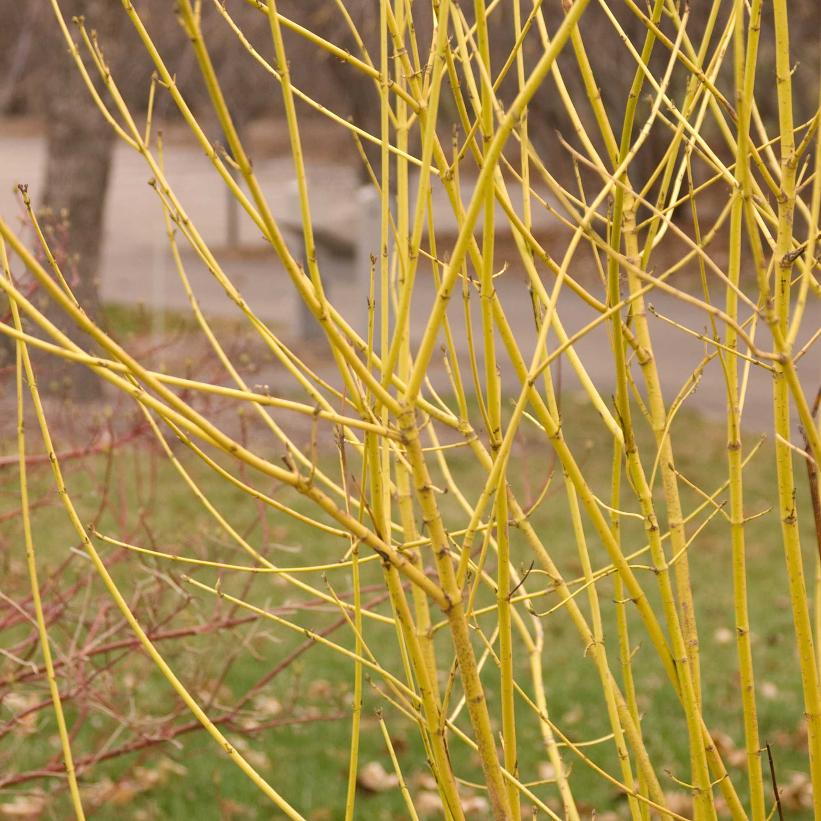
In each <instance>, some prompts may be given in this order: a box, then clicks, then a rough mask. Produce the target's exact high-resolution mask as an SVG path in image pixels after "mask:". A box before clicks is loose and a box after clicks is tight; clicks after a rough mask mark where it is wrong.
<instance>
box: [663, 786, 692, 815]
mask: <svg viewBox="0 0 821 821" xmlns="http://www.w3.org/2000/svg"><path fill="white" fill-rule="evenodd" d="M664 804H665V806H666V807H667V809H668V810H672V811H673V812H675V813H678V814H679V815H686V816H689V815H691V814H692V812H693V797H692V796H691V795H687V793H683V792H666V793H664Z"/></svg>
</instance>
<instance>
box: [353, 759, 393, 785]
mask: <svg viewBox="0 0 821 821" xmlns="http://www.w3.org/2000/svg"><path fill="white" fill-rule="evenodd" d="M356 783H357V784H358V785H359V786H360V787H361V788H362V789H363V790H365V791H366V792H385V791H386V790H392V789H393V788H394V787H397V786H398V785H399V777H398V776H397V775H396V773H389V772H387V771H386V770H385V768H384V767H383V766H382V765H381V764H380V763H379V762H378V761H369V762H368V763H367V764H366V765H365V766H364V767H362V769H361V770H360V771H359V774H358V775H357V777H356Z"/></svg>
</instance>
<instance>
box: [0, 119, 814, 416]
mask: <svg viewBox="0 0 821 821" xmlns="http://www.w3.org/2000/svg"><path fill="white" fill-rule="evenodd" d="M2 129H3V126H2V123H0V213H2V214H3V216H4V218H6V219H7V220H11V221H12V222H14V221H15V220H18V219H19V220H20V222H18V225H22V215H21V207H20V204H19V202H18V200H17V198H16V195H15V193H14V187H15V185H16V184H17V183H21V182H22V183H28V185H29V189H30V192H31V193H32V196H33V197H34V198H35V200H36V198H37V195H38V188H39V186H40V181H41V179H42V170H43V161H44V151H43V142H42V140H41V139H40V138H38V137H36V136H32V135H20V134H17V135H16V134H14V133H13V132H12V133H3V130H2ZM166 167H167V168H169V169H171V170H170V171H169V179H170V181H171V183H172V186H173V187H174V190H175V192H176V193H177V195H178V197H179V199H180V200H181V202H182V203H183V206H184V207H185V208H186V210H187V211H188V214H189V216H190V217H191V219H192V220H193V222H194V223H195V224H196V225H197V228H198V230H199V231H200V233H201V234H202V235H203V236H204V238H205V239H206V241H207V242H208V243H209V244H210V245H211V246H212V247H213V248H214V249H215V250H216V252H217V256H218V258H219V259H220V261H221V264H223V266H224V268H225V270H226V272H227V273H228V274H229V275H230V277H231V278H232V280H233V281H234V283H235V284H236V285H237V287H238V288H239V289H240V290H241V292H242V294H243V296H244V298H245V299H246V301H247V302H248V303H249V305H251V306H252V308H253V309H254V311H255V312H256V313H257V314H258V315H259V316H260V317H262V318H264V319H265V320H266V321H267V322H269V323H271V325H272V326H273V327H275V328H276V329H277V331H278V332H279V333H281V334H282V336H283V337H284V338H285V339H286V340H289V341H291V342H294V341H296V342H298V341H299V339H300V333H301V331H300V325H301V322H302V319H301V317H302V313H301V311H300V310H299V306H298V305H297V302H296V299H295V297H294V295H293V289H292V288H291V287H290V285H289V283H288V281H287V278H286V277H285V275H284V272H283V271H282V269H281V266H280V265H279V264H278V262H277V261H276V259H275V258H274V257H273V255H272V254H270V253H268V252H267V251H266V249H265V246H264V244H263V242H262V239H261V237H260V236H259V234H258V232H257V231H256V229H255V227H254V225H253V224H252V223H251V221H250V220H249V219H247V218H246V219H241V220H240V227H239V230H240V233H239V236H240V240H241V242H240V248H241V250H239V251H238V250H231V249H226V247H225V246H226V230H227V228H226V225H227V213H228V211H227V205H226V195H225V192H224V190H223V188H222V184H221V181H220V180H219V179H218V177H217V176H216V174H215V173H214V171H213V169H212V168H211V166H210V165H209V163H208V161H207V160H206V159H205V157H203V156H202V154H201V153H200V152H199V151H197V150H196V149H195V148H193V147H189V146H184V145H176V146H173V145H172V146H169V147H168V148H167V149H166ZM255 169H256V172H257V174H258V177H259V179H260V181H261V184H262V186H263V188H264V190H265V193H266V195H267V197H268V199H269V202H270V205H271V209H272V211H273V213H274V215H275V217H276V218H277V219H278V220H281V221H282V222H283V223H292V224H293V223H296V222H297V221H298V217H297V214H296V213H295V210H296V208H295V198H294V193H293V192H294V183H293V174H292V170H291V165H290V160H289V159H288V158H277V159H268V160H264V161H261V162H258V163H256V164H255ZM149 176H150V174H149V172H148V169H147V168H146V166H145V164H144V162H143V160H142V159H141V158H140V157H139V156H138V155H137V154H136V153H134V152H131V151H129V150H128V149H127V148H126V147H124V146H118V148H117V150H116V153H115V160H114V168H113V174H112V179H111V188H110V194H109V197H108V202H107V208H106V222H105V235H104V243H103V254H102V266H101V292H102V296H103V299H104V300H108V301H112V302H119V303H126V304H137V303H144V304H146V305H148V306H151V307H156V308H160V307H163V308H169V309H172V310H187V308H188V303H187V299H186V297H185V294H184V292H183V289H182V287H181V285H180V283H179V281H178V278H177V275H176V272H175V270H174V267H173V264H172V260H171V256H170V253H169V249H168V245H167V241H166V238H165V232H164V224H163V216H162V211H161V208H160V205H159V201H158V198H157V195H156V194H155V192H154V191H153V189H152V188H151V187H150V186H149V185H148V180H149ZM309 184H310V191H311V198H312V204H313V210H314V213H315V215H316V217H317V222H318V223H319V224H321V225H323V226H325V227H326V228H327V229H328V231H329V232H330V233H331V234H332V235H333V237H334V238H336V239H342V240H346V241H348V240H349V241H350V242H351V243H352V244H353V245H358V247H359V249H360V251H359V256H358V258H357V257H354V258H353V259H348V260H345V259H340V258H332V257H330V256H328V255H327V254H326V255H324V256H321V257H320V264H321V266H322V268H323V272H324V273H325V275H326V276H327V279H328V281H329V283H330V291H329V292H330V296H331V298H332V300H333V301H334V303H335V304H336V305H337V306H338V308H339V310H340V311H341V312H342V313H343V315H345V316H346V317H348V318H349V319H350V321H351V322H352V324H354V325H355V326H358V327H362V325H363V322H364V315H365V300H366V294H367V291H366V285H365V283H366V280H365V279H363V278H362V277H361V276H357V271H360V272H361V271H362V270H365V269H367V253H366V252H367V251H368V250H369V248H370V250H371V251H373V252H376V246H377V241H376V239H375V235H374V234H373V230H374V229H373V226H372V224H369V223H366V224H364V225H363V224H362V221H361V220H359V219H358V218H357V214H359V213H361V212H362V211H363V210H364V211H366V212H367V210H368V207H367V204H365V207H364V208H363V202H362V200H361V199H360V198H359V196H358V195H357V189H356V180H355V177H354V173H353V171H351V170H350V169H348V168H345V167H342V166H339V165H333V164H330V163H327V162H326V163H324V164H312V165H311V171H310V179H309ZM435 208H436V211H437V214H441V215H442V220H443V221H445V222H444V224H445V226H446V231H445V233H446V234H447V233H452V232H453V231H454V230H455V228H456V226H455V223H454V221H453V218H452V215H451V214H450V213H449V209H448V208H447V205H446V203H445V202H444V198H443V197H442V198H439V199H437V201H436V204H435ZM538 220H539V228H540V229H545V228H546V227H547V228H549V217H548V216H547V215H540V216H539V217H538ZM369 232H370V233H369ZM445 244H446V245H447V243H445ZM220 249H222V250H220ZM443 250H445V251H446V250H447V248H445V249H441V248H440V255H441V254H442V251H443ZM183 256H184V260H185V263H186V268H187V271H188V274H189V276H190V277H191V280H192V283H193V286H194V288H195V291H196V294H197V297H198V299H199V301H200V304H201V305H202V307H203V308H204V309H205V310H206V311H207V312H208V314H209V315H211V316H225V317H231V316H236V315H237V312H236V309H235V307H234V306H233V305H232V303H230V302H229V300H228V299H227V298H226V296H225V295H224V294H223V292H222V289H221V288H220V286H219V285H218V284H217V282H216V281H215V280H214V279H213V277H212V276H211V275H210V274H209V273H208V271H207V270H205V268H204V267H203V266H202V265H201V264H200V263H199V261H198V259H197V258H196V257H195V255H194V254H193V252H191V251H190V250H188V249H184V253H183ZM500 264H501V263H500ZM496 283H497V290H498V293H499V295H500V299H501V302H502V304H503V306H504V308H505V311H506V313H507V316H508V320H509V322H510V324H511V326H512V327H513V328H514V330H515V331H516V333H517V335H518V338H519V340H520V343H521V345H522V347H523V350H524V351H526V352H527V354H528V356H529V355H530V348H531V347H532V345H533V343H534V341H535V338H534V334H533V331H532V327H533V323H532V312H531V309H530V300H529V296H528V292H527V288H526V286H525V284H524V281H523V279H522V276H521V274H520V273H517V272H515V271H510V272H506V273H504V274H502V275H501V276H499V277H498V278H497V280H496ZM550 284H551V283H550V282H548V287H549V286H550ZM599 291H600V289H599ZM599 295H600V294H599ZM433 297H434V287H433V283H432V281H431V277H430V275H429V274H427V273H424V272H423V273H421V274H420V277H419V280H418V286H417V289H416V296H415V299H414V305H413V312H412V320H411V336H412V340H413V341H418V340H419V339H420V337H421V334H422V331H423V329H424V322H425V316H426V310H427V307H428V306H429V305H430V304H431V302H432V300H433ZM651 301H652V302H653V304H654V305H655V307H656V309H657V310H658V311H659V312H660V313H661V314H664V315H667V316H670V317H673V318H675V320H676V321H677V322H679V323H681V324H683V325H686V326H688V327H690V328H694V329H700V330H701V329H705V328H706V327H707V325H708V318H707V316H706V315H705V314H704V313H703V312H701V311H699V310H698V309H697V308H694V307H692V306H689V305H685V304H682V303H681V302H679V301H678V300H675V299H673V298H671V297H669V296H667V295H665V294H662V293H659V294H654V295H653V296H652V298H651ZM473 302H474V309H475V310H474V314H473V315H474V317H475V319H476V322H477V325H476V327H477V328H478V327H479V326H478V299H475V300H473ZM559 313H560V316H561V318H562V321H563V323H564V325H565V327H566V330H567V332H568V333H571V334H572V333H573V332H574V331H576V330H578V329H580V328H581V327H583V326H584V325H586V324H587V323H588V322H590V321H591V320H592V319H594V318H595V314H594V313H593V312H592V311H591V309H589V308H588V307H587V306H586V305H585V304H584V303H583V302H582V301H581V300H579V299H578V298H577V297H576V296H574V295H573V294H570V293H566V294H563V296H562V298H561V300H560V303H559ZM448 315H449V317H451V319H452V323H453V329H454V335H455V337H456V340H457V347H458V349H459V351H460V355H461V358H462V359H463V360H464V361H465V363H466V361H467V360H466V357H465V354H466V351H467V344H466V335H465V323H464V318H463V310H462V305H461V300H460V299H458V298H457V299H454V300H453V302H452V304H451V307H450V309H449V314H448ZM650 322H651V328H652V334H653V339H654V345H655V350H656V355H657V357H658V361H659V362H660V363H661V375H662V380H663V385H664V390H665V393H666V397H667V399H668V401H671V400H672V399H673V397H675V396H676V395H677V393H678V392H679V390H680V388H681V387H682V385H684V384H685V382H686V381H687V379H688V377H689V375H690V374H691V372H692V371H693V369H694V368H695V367H696V366H697V365H698V363H699V362H700V361H701V359H702V358H703V356H704V352H705V346H704V344H703V343H702V342H700V341H699V340H697V339H694V338H692V337H690V336H688V335H686V334H684V333H683V332H681V331H680V330H678V329H676V328H674V327H672V326H671V325H669V324H667V323H665V322H663V321H661V320H659V319H657V318H655V317H651V319H650ZM819 326H821V305H819V303H818V301H817V300H815V301H813V302H812V303H811V304H810V306H809V307H808V310H807V314H806V318H805V322H804V326H803V332H802V338H801V341H800V342H799V344H801V342H802V341H803V340H806V339H807V338H808V337H809V336H811V335H812V333H813V332H814V331H815V330H816V329H817V328H818V327H819ZM606 333H607V332H606V329H605V327H601V328H599V329H598V330H596V331H595V332H593V333H590V334H589V335H587V336H585V337H584V339H582V340H581V341H580V342H579V343H578V344H577V346H576V349H577V352H578V354H579V356H580V358H581V360H582V362H583V363H584V366H585V368H586V369H587V371H588V373H589V374H590V376H591V377H592V379H593V381H594V382H595V383H596V384H597V385H598V386H599V387H600V389H601V390H602V391H603V393H605V394H606V393H607V392H608V391H609V390H610V388H611V387H612V383H613V377H612V361H611V357H610V355H609V344H608V341H607V336H606ZM759 339H760V340H762V345H763V346H764V347H767V344H768V335H767V331H766V329H761V330H760V331H759ZM500 368H501V370H502V376H503V379H504V381H505V384H506V385H507V387H508V388H509V389H514V388H515V386H516V379H515V376H514V374H513V373H512V372H511V368H510V366H509V364H508V363H507V362H506V360H505V358H504V356H502V357H501V359H500ZM266 371H270V372H266V373H265V374H264V376H265V378H266V380H268V381H271V380H273V381H274V382H275V381H276V379H277V373H276V370H275V369H266ZM436 372H437V373H438V376H437V378H436V381H437V382H441V380H442V379H443V378H444V376H443V372H442V371H441V370H438V371H436ZM800 372H801V376H802V379H803V380H804V384H805V386H806V389H807V392H808V393H813V394H814V392H815V390H816V388H817V386H818V383H819V381H820V380H821V343H819V344H817V345H815V346H814V347H813V348H812V349H810V351H809V352H808V353H807V354H806V355H805V356H804V357H803V358H802V360H801V363H800ZM562 376H563V384H565V385H568V386H572V385H573V383H574V378H573V375H572V372H571V368H570V367H569V365H568V364H567V362H563V365H562ZM688 404H689V405H690V406H691V407H694V408H697V409H699V410H701V411H703V412H704V413H706V414H708V415H710V416H714V417H722V416H723V414H724V387H723V376H722V373H721V369H720V365H719V363H718V361H717V360H714V361H713V362H712V363H710V364H709V365H708V366H707V367H706V369H705V370H704V373H703V376H702V378H701V381H700V383H699V385H698V388H697V390H696V391H695V393H694V394H693V395H692V396H691V398H690V399H689V400H688ZM744 417H745V420H746V423H747V425H749V426H750V427H752V428H758V429H766V428H768V427H769V426H770V420H771V410H770V379H769V374H768V373H767V372H766V371H764V370H762V369H759V368H756V367H753V368H752V369H751V371H750V377H749V385H748V391H747V397H746V403H745V407H744Z"/></svg>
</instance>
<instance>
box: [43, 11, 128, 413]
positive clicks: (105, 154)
mask: <svg viewBox="0 0 821 821" xmlns="http://www.w3.org/2000/svg"><path fill="white" fill-rule="evenodd" d="M62 6H63V13H64V14H65V16H66V18H67V19H70V18H71V16H72V15H84V16H85V17H86V19H87V21H88V25H89V26H94V27H95V28H96V29H97V30H102V31H103V32H104V33H105V34H109V33H110V31H111V30H112V29H113V28H114V26H115V25H116V22H117V17H118V16H119V15H118V12H119V5H118V4H117V5H116V6H115V5H114V4H112V3H110V2H106V0H75V2H73V3H70V4H67V3H63V4H62ZM69 6H70V8H69ZM48 28H49V37H50V38H51V42H50V43H49V45H50V48H49V49H48V50H47V54H48V55H49V56H48V60H49V62H50V64H51V71H50V72H49V78H50V79H49V82H48V83H47V86H46V90H45V97H46V99H45V102H46V111H47V112H48V114H47V118H46V168H45V180H44V183H43V188H42V199H41V220H42V224H43V228H44V232H45V234H46V238H47V239H48V241H49V244H50V247H51V250H52V253H54V255H55V257H56V259H57V261H58V263H59V264H60V267H61V270H62V271H63V274H64V276H65V278H66V280H67V281H68V284H69V286H70V287H71V289H72V291H73V292H74V295H75V296H76V298H77V300H78V301H79V303H80V305H81V306H82V307H83V309H84V310H85V312H86V313H87V314H89V315H90V316H91V317H92V318H95V319H98V318H99V312H100V296H99V275H100V270H99V264H100V249H101V246H102V239H103V216H104V210H105V198H106V189H107V187H108V175H109V169H110V167H111V157H112V148H113V133H112V131H111V129H110V128H109V127H108V125H107V124H106V123H105V122H104V121H103V119H102V117H101V115H100V112H99V111H98V110H97V107H96V105H95V104H94V101H93V100H92V98H91V95H90V94H89V91H88V89H87V88H86V86H85V83H84V82H83V79H82V76H81V75H80V72H79V71H78V70H77V67H76V65H75V64H74V60H73V59H72V57H71V55H70V54H69V52H68V49H67V47H66V44H65V42H64V41H63V39H62V36H61V35H60V32H59V31H58V29H57V26H56V25H53V26H50V27H48ZM101 42H102V43H103V44H104V45H108V44H112V45H113V38H112V37H109V36H104V37H101ZM92 71H93V69H90V71H89V73H92ZM92 76H93V74H92ZM49 317H50V318H51V319H52V321H54V322H55V324H57V325H58V326H59V327H60V328H61V329H63V330H65V331H66V332H67V333H69V334H70V335H72V336H73V337H74V338H77V330H76V326H75V325H74V323H73V322H72V321H71V320H70V319H69V318H68V317H67V316H66V315H65V314H64V313H63V312H62V311H59V310H58V309H56V308H52V307H51V306H50V308H49ZM40 381H41V383H42V386H43V388H44V389H46V390H47V391H48V392H49V393H58V394H64V395H66V396H67V397H70V398H72V399H75V400H78V401H90V400H94V399H97V398H99V396H100V394H101V385H100V382H99V380H98V379H97V378H96V377H95V376H94V375H93V374H92V373H91V371H89V370H88V369H87V368H85V367H83V366H70V367H66V366H65V364H64V363H57V362H54V361H53V360H52V361H51V362H50V363H48V364H46V363H44V364H43V366H41V368H40Z"/></svg>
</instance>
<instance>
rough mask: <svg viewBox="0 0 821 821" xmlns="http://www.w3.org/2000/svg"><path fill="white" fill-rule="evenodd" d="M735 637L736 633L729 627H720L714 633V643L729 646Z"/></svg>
mask: <svg viewBox="0 0 821 821" xmlns="http://www.w3.org/2000/svg"><path fill="white" fill-rule="evenodd" d="M734 637H735V633H733V631H732V630H730V628H729V627H719V628H718V630H716V631H715V633H713V641H714V642H715V643H716V644H729V643H730V642H731V641H732V640H733V638H734Z"/></svg>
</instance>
